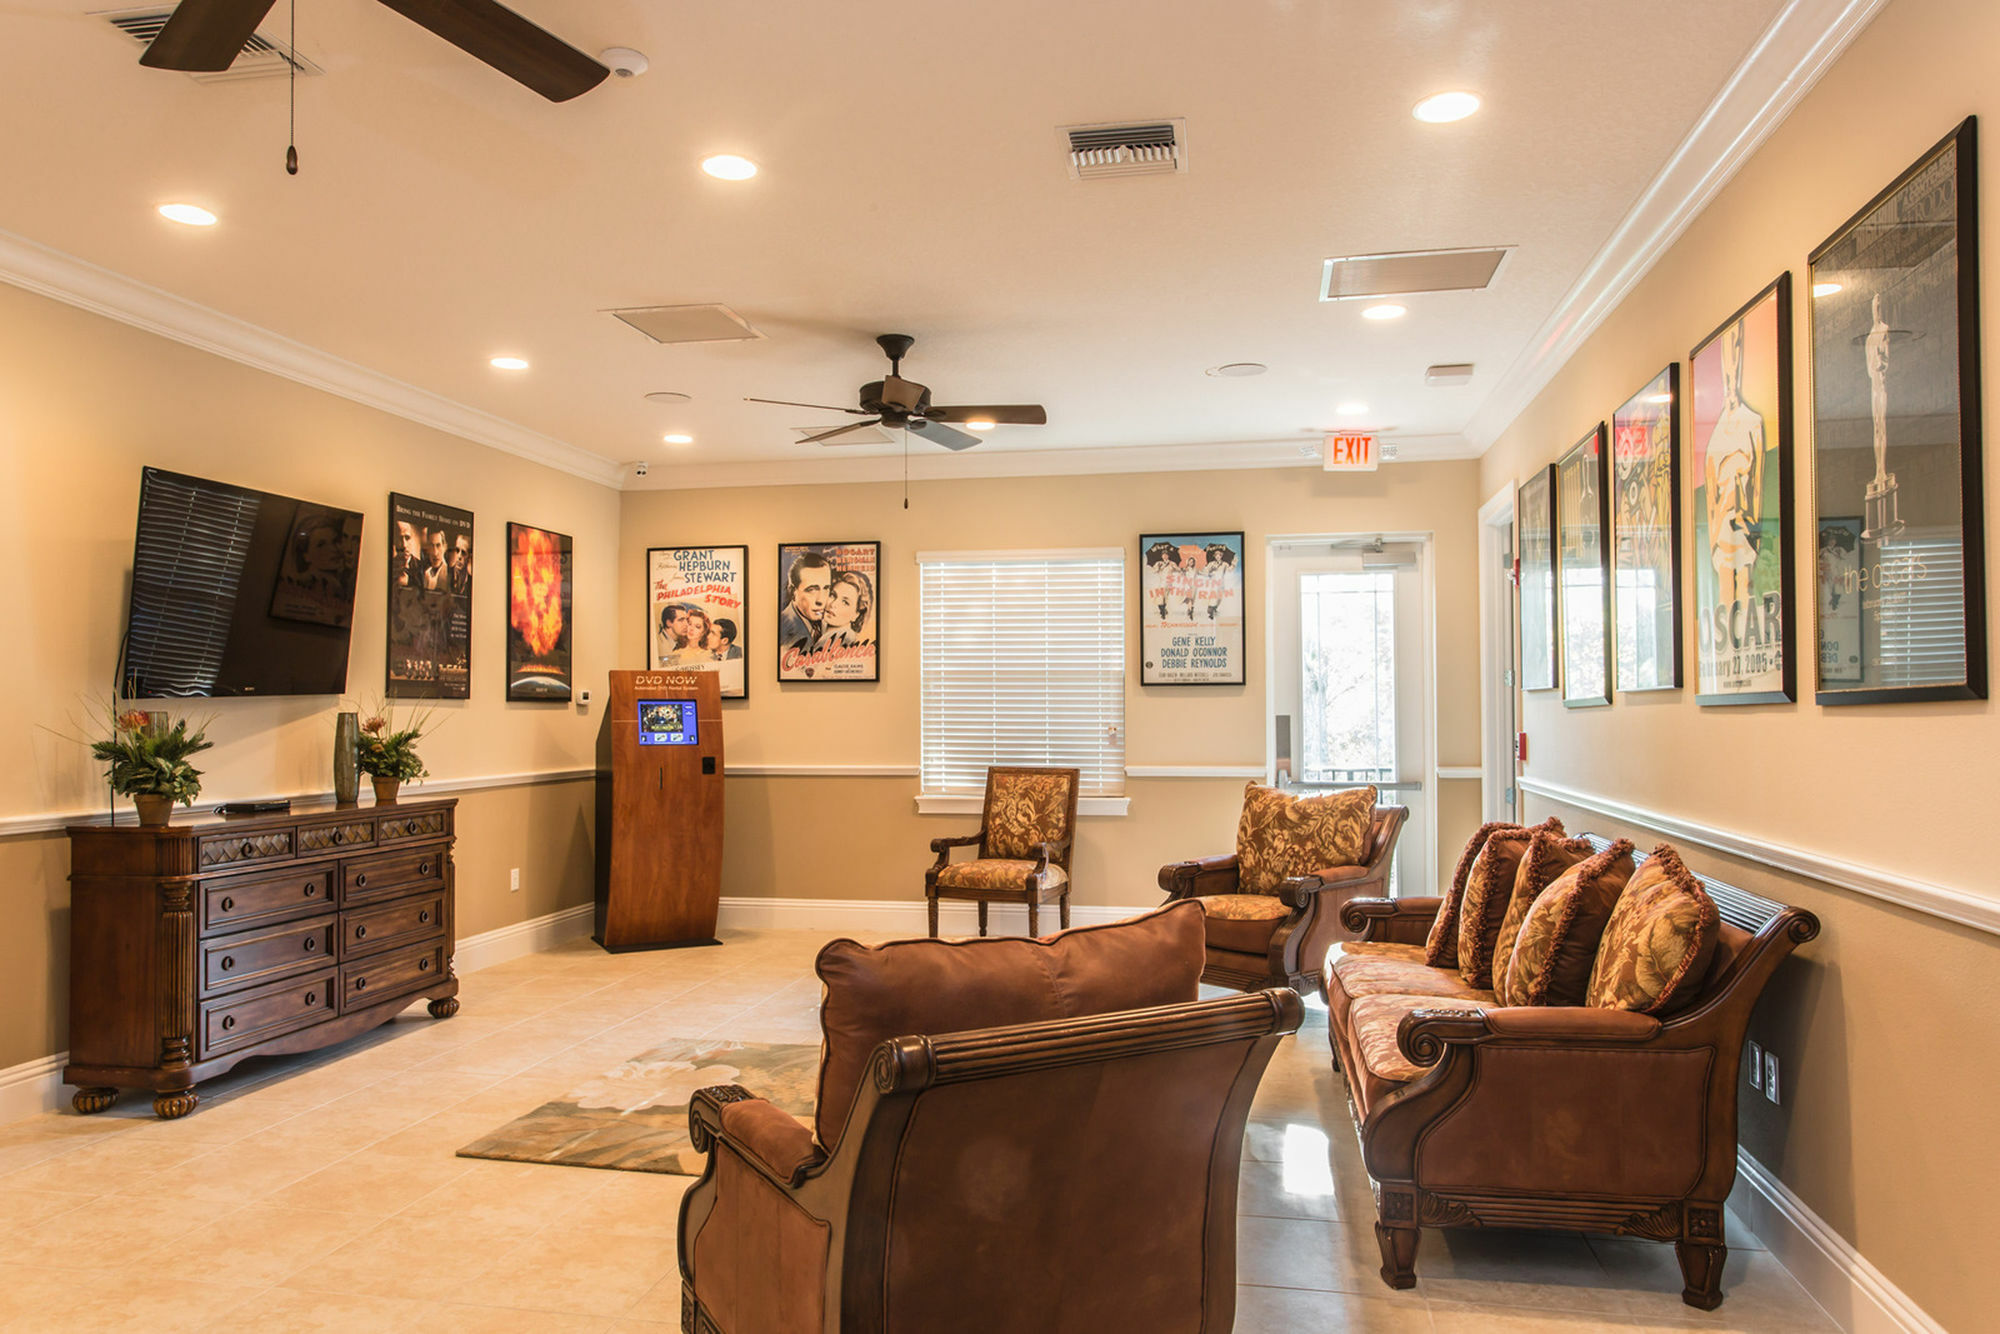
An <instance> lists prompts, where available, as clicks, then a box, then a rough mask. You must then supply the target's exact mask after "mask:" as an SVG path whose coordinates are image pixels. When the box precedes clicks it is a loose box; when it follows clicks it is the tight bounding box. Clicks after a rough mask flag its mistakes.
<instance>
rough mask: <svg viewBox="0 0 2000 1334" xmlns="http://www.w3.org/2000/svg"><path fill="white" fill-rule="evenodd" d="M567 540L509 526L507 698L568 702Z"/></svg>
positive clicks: (542, 531) (521, 526)
mask: <svg viewBox="0 0 2000 1334" xmlns="http://www.w3.org/2000/svg"><path fill="white" fill-rule="evenodd" d="M570 574H571V570H570V539H569V538H568V537H566V536H564V535H563V534H561V533H552V532H549V531H548V530H547V529H544V528H535V527H531V526H530V525H528V524H523V523H510V524H508V525H507V698H508V699H510V700H543V701H553V702H562V701H567V700H568V699H569V698H570V693H571V670H570V646H571V635H572V628H573V627H572V626H571V624H570V602H571V591H570V589H571V583H570Z"/></svg>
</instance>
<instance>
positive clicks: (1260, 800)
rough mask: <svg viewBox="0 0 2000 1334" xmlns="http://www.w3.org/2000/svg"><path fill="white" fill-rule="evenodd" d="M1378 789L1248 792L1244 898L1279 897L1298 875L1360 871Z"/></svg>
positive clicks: (1240, 841) (1240, 833)
mask: <svg viewBox="0 0 2000 1334" xmlns="http://www.w3.org/2000/svg"><path fill="white" fill-rule="evenodd" d="M1374 818H1375V789H1374V788H1372V787H1354V788H1347V789H1345V790H1343V791H1340V792H1328V793H1326V794H1324V795H1322V796H1317V797H1298V796H1294V795H1292V794H1291V793H1289V792H1280V791H1279V790H1278V789H1276V788H1274V787H1265V786H1264V785H1263V784H1262V783H1251V784H1249V785H1248V786H1246V787H1245V788H1244V789H1243V818H1242V819H1241V820H1240V821H1239V822H1238V823H1237V826H1236V883H1237V889H1238V890H1239V891H1240V892H1242V893H1245V894H1275V893H1276V892H1277V890H1278V886H1279V885H1280V884H1282V883H1284V882H1285V881H1286V880H1289V879H1291V878H1292V877H1293V876H1295V875H1311V874H1312V873H1313V872H1314V871H1320V870H1324V869H1326V868H1327V867H1330V866H1358V865H1360V864H1361V860H1362V859H1363V858H1364V857H1366V856H1367V855H1368V832H1369V824H1370V822H1371V821H1372V820H1373V819H1374Z"/></svg>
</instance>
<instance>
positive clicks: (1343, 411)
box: [1334, 403, 1368, 417]
mask: <svg viewBox="0 0 2000 1334" xmlns="http://www.w3.org/2000/svg"><path fill="white" fill-rule="evenodd" d="M1334 411H1335V412H1337V413H1339V414H1340V415H1341V416H1343V417H1359V416H1361V415H1362V414H1363V413H1365V412H1367V411H1368V405H1367V404H1366V403H1342V404H1341V405H1340V406H1339V407H1337V408H1335V409H1334Z"/></svg>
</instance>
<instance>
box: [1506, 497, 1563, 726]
mask: <svg viewBox="0 0 2000 1334" xmlns="http://www.w3.org/2000/svg"><path fill="white" fill-rule="evenodd" d="M1515 513H1516V515H1517V516H1518V517H1517V518H1516V520H1515V523H1516V526H1517V527H1518V529H1519V532H1520V538H1519V541H1520V555H1519V560H1520V563H1521V575H1520V585H1521V689H1523V690H1554V689H1555V688H1556V684H1557V677H1556V466H1555V465H1554V464H1553V463H1551V464H1549V465H1547V466H1546V467H1542V468H1538V469H1536V470H1535V473H1534V475H1533V476H1531V477H1529V478H1528V480H1527V481H1525V482H1523V483H1521V489H1520V492H1519V493H1518V498H1517V499H1516V501H1515Z"/></svg>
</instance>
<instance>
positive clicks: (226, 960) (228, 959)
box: [222, 954, 236, 973]
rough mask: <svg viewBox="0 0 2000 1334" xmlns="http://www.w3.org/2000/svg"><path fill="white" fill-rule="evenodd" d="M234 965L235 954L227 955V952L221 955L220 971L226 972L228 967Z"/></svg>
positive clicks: (230, 967)
mask: <svg viewBox="0 0 2000 1334" xmlns="http://www.w3.org/2000/svg"><path fill="white" fill-rule="evenodd" d="M235 966H236V959H235V956H233V955H229V954H225V955H223V956H222V971H223V972H225V973H226V972H228V971H229V970H230V969H232V968H234V967H235Z"/></svg>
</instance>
